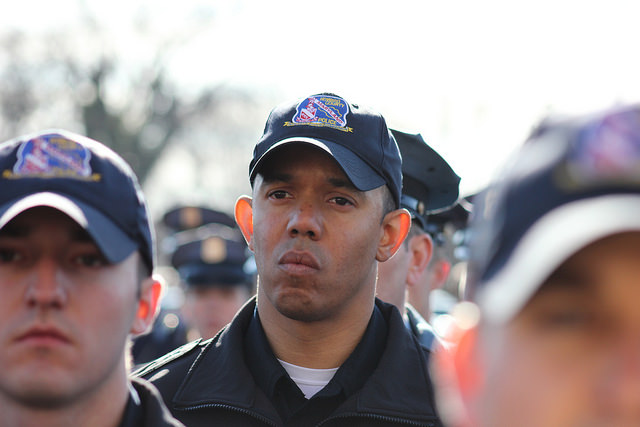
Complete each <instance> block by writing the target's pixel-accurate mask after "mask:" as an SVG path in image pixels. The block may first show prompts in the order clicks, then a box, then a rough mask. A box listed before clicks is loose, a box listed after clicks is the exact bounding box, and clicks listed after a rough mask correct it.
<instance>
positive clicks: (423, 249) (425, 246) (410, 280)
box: [407, 233, 433, 286]
mask: <svg viewBox="0 0 640 427" xmlns="http://www.w3.org/2000/svg"><path fill="white" fill-rule="evenodd" d="M409 252H410V253H411V259H410V260H409V271H408V272H407V284H408V285H409V286H416V285H422V284H423V280H422V273H423V272H424V271H425V270H426V268H427V266H428V265H429V261H431V255H432V254H433V240H431V236H429V235H428V234H427V233H421V234H416V235H414V236H413V237H411V239H410V240H409Z"/></svg>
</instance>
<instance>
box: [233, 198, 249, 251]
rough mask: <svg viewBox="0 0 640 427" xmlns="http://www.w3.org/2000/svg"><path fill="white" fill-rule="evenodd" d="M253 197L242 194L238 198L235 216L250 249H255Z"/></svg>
mask: <svg viewBox="0 0 640 427" xmlns="http://www.w3.org/2000/svg"><path fill="white" fill-rule="evenodd" d="M251 202H252V200H251V197H249V196H240V197H239V198H238V200H236V209H235V217H236V222H237V223H238V226H239V227H240V231H242V235H243V236H244V240H246V241H247V245H248V246H249V249H251V250H252V251H253V207H252V205H251Z"/></svg>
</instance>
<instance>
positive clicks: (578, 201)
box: [469, 106, 640, 321]
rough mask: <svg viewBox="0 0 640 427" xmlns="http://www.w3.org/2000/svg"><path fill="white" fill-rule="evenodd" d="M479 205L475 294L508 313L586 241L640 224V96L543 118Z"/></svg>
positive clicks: (489, 308)
mask: <svg viewBox="0 0 640 427" xmlns="http://www.w3.org/2000/svg"><path fill="white" fill-rule="evenodd" d="M474 205H475V209H474V213H473V215H472V228H471V231H472V242H471V247H470V250H471V253H470V256H471V258H470V271H469V273H470V286H471V288H472V294H471V295H472V298H473V299H474V300H476V301H477V302H478V304H479V306H480V307H481V309H482V310H483V314H484V315H486V317H488V318H491V319H493V320H495V321H506V320H508V319H510V318H512V317H513V316H514V315H515V314H517V313H518V312H519V310H520V309H521V308H522V307H523V306H524V305H525V304H526V302H527V301H528V300H529V298H530V297H531V296H532V295H533V294H534V293H535V291H536V290H537V289H538V287H539V286H540V285H541V284H542V283H543V282H544V281H545V280H546V278H547V277H548V276H549V274H551V273H552V272H553V271H554V270H555V269H556V268H557V267H559V266H560V265H561V264H562V263H563V262H564V261H565V260H566V259H567V258H569V257H570V256H571V255H573V254H574V253H576V252H577V251H578V250H580V249H581V248H583V247H585V246H586V245H588V244H590V243H592V242H594V241H596V240H598V239H600V238H603V237H606V236H608V235H611V234H615V233H619V232H625V231H640V215H639V214H638V212H640V106H631V107H626V108H620V109H615V110H611V111H606V112H603V113H599V114H593V115H588V116H582V117H576V118H570V119H564V120H549V121H545V122H544V123H543V124H542V125H541V126H540V127H539V128H538V129H537V130H536V131H535V132H534V133H533V135H532V137H531V138H530V139H529V140H528V141H527V143H526V144H524V146H523V147H522V148H521V149H520V150H519V152H518V153H517V155H516V156H515V158H514V159H512V161H511V162H510V163H509V164H508V166H507V167H506V168H505V170H504V172H503V174H501V175H499V177H498V179H497V180H496V181H495V182H493V183H492V184H491V185H490V186H489V187H488V189H487V190H485V191H483V192H482V193H481V194H479V195H478V197H476V200H474Z"/></svg>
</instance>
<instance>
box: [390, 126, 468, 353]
mask: <svg viewBox="0 0 640 427" xmlns="http://www.w3.org/2000/svg"><path fill="white" fill-rule="evenodd" d="M391 132H392V134H393V136H394V137H395V139H396V141H397V143H398V147H399V148H400V152H401V153H402V178H403V181H402V196H401V198H400V204H401V206H402V207H403V208H405V209H407V210H408V211H409V212H410V213H411V229H410V230H409V235H408V236H407V238H406V240H405V241H404V243H403V244H402V246H400V249H399V250H398V252H396V254H395V255H394V256H393V257H392V258H391V259H389V260H387V261H385V262H382V263H380V265H379V267H378V285H377V294H378V298H380V299H381V300H383V301H386V302H389V303H391V304H393V305H395V306H396V307H397V308H398V309H399V310H400V312H401V313H402V314H403V316H404V319H405V323H406V325H407V327H408V328H409V330H411V331H412V332H413V333H414V334H415V335H416V336H417V337H418V338H419V339H420V342H421V343H422V345H424V346H425V347H426V348H428V349H430V350H432V349H433V343H434V338H435V333H434V331H433V329H432V328H431V326H430V325H429V324H428V323H427V322H426V321H425V319H424V318H422V316H420V314H419V313H418V312H417V311H416V310H415V309H414V308H413V307H411V306H410V305H408V304H407V303H406V293H407V288H411V287H421V286H424V285H425V277H424V275H425V271H426V270H427V266H428V265H429V261H430V259H431V255H432V252H433V241H432V239H431V237H430V235H429V233H427V232H426V227H427V214H428V213H429V211H434V210H437V209H445V208H447V207H449V206H451V205H452V204H453V203H455V201H456V200H457V198H458V184H459V182H460V177H458V175H456V174H455V172H454V171H453V170H452V169H451V167H450V166H449V164H448V163H447V162H446V161H445V160H444V159H443V158H442V156H440V155H439V154H438V153H437V152H436V151H435V150H433V149H432V148H431V147H430V146H429V145H427V143H426V142H425V141H424V139H423V138H422V136H421V135H420V134H408V133H405V132H400V131H397V130H395V129H392V130H391Z"/></svg>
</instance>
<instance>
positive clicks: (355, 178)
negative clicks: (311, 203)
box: [249, 136, 386, 191]
mask: <svg viewBox="0 0 640 427" xmlns="http://www.w3.org/2000/svg"><path fill="white" fill-rule="evenodd" d="M291 144H307V145H312V146H314V147H317V148H320V149H322V150H323V151H325V152H326V153H327V154H329V155H330V156H331V157H333V158H334V159H335V160H336V162H338V164H339V165H340V168H342V170H343V171H344V173H345V174H346V175H347V177H348V178H349V180H350V181H351V183H352V184H353V185H354V186H355V187H356V188H357V189H358V190H360V191H369V190H373V189H374V188H378V187H380V186H382V185H384V184H385V183H386V181H385V180H384V178H383V177H382V176H380V175H379V174H378V173H377V172H376V171H375V170H374V169H373V168H372V167H371V166H369V165H368V164H367V163H366V162H365V161H364V160H362V159H361V158H360V157H359V156H358V155H357V154H355V153H354V152H353V151H351V150H349V149H348V148H346V147H344V146H342V145H340V144H337V143H335V142H331V141H327V140H323V139H316V138H307V137H299V136H297V137H292V138H287V139H283V140H282V141H278V142H277V143H275V144H273V145H272V146H271V147H270V148H269V149H268V150H267V151H266V152H265V153H264V154H263V155H262V156H260V158H259V159H258V160H257V161H256V163H255V165H254V166H253V169H251V173H250V174H249V176H250V179H251V181H252V182H253V179H254V178H255V176H256V174H257V173H258V171H259V170H260V167H261V166H262V165H263V164H264V160H265V159H266V158H267V157H268V156H269V155H270V154H271V153H273V152H274V151H275V150H277V149H279V148H281V147H283V146H285V145H291Z"/></svg>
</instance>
